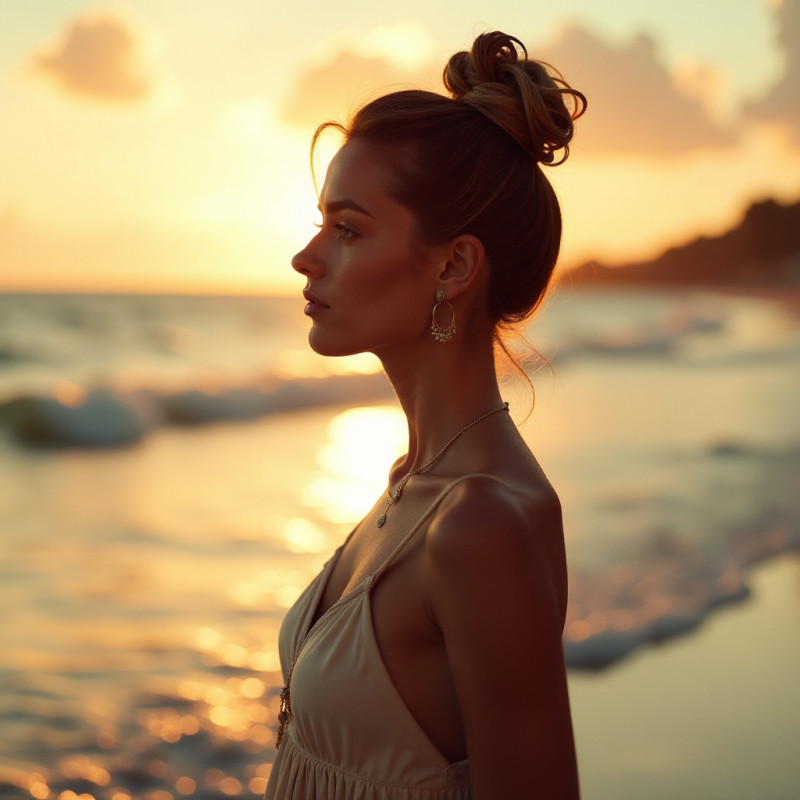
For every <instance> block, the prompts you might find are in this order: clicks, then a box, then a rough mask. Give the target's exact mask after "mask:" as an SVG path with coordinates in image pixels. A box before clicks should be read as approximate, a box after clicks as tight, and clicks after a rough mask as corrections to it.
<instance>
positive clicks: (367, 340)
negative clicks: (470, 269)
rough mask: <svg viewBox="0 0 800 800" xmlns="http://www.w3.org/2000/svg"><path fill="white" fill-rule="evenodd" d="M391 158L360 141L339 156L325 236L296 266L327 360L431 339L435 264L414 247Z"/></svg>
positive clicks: (326, 206) (324, 201)
mask: <svg viewBox="0 0 800 800" xmlns="http://www.w3.org/2000/svg"><path fill="white" fill-rule="evenodd" d="M385 158H386V156H385V155H383V154H382V153H381V152H380V151H379V150H378V149H376V148H375V147H374V146H373V145H370V144H369V143H368V142H365V141H362V140H358V139H355V140H352V141H350V142H348V143H347V144H345V145H344V147H342V149H341V150H339V152H338V153H337V154H336V156H334V158H333V160H332V161H331V164H330V166H329V167H328V172H327V174H326V177H325V183H324V185H323V187H322V192H321V193H320V203H319V207H320V211H321V213H322V223H321V226H320V230H319V233H317V234H316V236H314V237H313V238H312V239H311V241H310V242H309V243H308V244H307V245H306V247H305V248H304V249H303V250H301V251H300V252H299V253H297V255H295V257H294V258H293V259H292V266H293V267H294V269H295V270H297V271H298V272H300V273H301V274H303V275H305V276H306V278H307V284H306V292H305V297H306V299H307V300H308V301H309V302H308V305H307V306H306V314H307V315H308V316H309V317H310V318H311V320H312V327H311V332H310V333H309V343H310V344H311V347H312V348H313V349H314V350H315V351H316V352H318V353H321V354H323V355H330V356H340V355H351V354H353V353H360V352H366V351H369V352H375V353H378V352H379V351H381V350H384V349H385V348H388V347H391V346H393V345H397V344H402V343H407V342H409V341H410V340H413V339H415V338H419V337H422V336H428V335H429V332H428V327H429V325H430V313H431V308H432V307H433V302H434V294H435V289H436V284H435V278H436V275H437V270H436V263H435V261H434V260H433V259H432V258H427V257H426V254H425V252H424V250H423V248H422V247H421V246H419V245H418V244H417V245H415V246H413V247H412V242H413V235H414V234H413V230H414V216H413V214H412V213H411V212H410V211H409V210H408V209H406V208H405V207H404V206H402V205H400V204H399V203H398V202H397V201H396V200H394V199H392V197H391V196H390V195H389V193H388V187H389V185H390V181H391V180H392V176H391V173H390V172H389V169H388V167H387V166H386V163H385Z"/></svg>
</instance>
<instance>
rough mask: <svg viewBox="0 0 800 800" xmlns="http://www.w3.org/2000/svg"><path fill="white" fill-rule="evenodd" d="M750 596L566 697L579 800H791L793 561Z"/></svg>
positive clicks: (796, 713)
mask: <svg viewBox="0 0 800 800" xmlns="http://www.w3.org/2000/svg"><path fill="white" fill-rule="evenodd" d="M748 582H749V585H750V587H751V590H752V594H751V596H750V597H749V598H748V599H746V600H744V601H742V602H740V603H738V604H736V605H732V606H728V607H724V608H721V609H719V610H717V611H716V612H714V613H713V614H712V615H711V616H710V617H709V619H708V620H707V621H706V623H705V624H704V625H703V626H701V627H700V628H699V629H698V630H697V631H695V632H694V633H692V634H689V635H687V636H684V637H680V638H677V639H672V640H669V641H667V642H665V643H663V644H662V645H660V646H655V647H649V648H643V649H642V650H641V651H640V652H638V653H635V654H634V655H632V656H631V657H630V658H628V659H627V660H625V661H624V662H622V663H621V664H619V665H617V666H615V667H612V668H610V669H609V670H607V671H605V672H601V673H598V674H585V673H584V674H581V673H572V674H571V675H570V691H571V699H572V707H573V717H574V723H575V730H576V739H577V746H578V753H579V759H580V770H581V784H582V790H583V797H584V798H585V800H766V799H767V798H768V799H769V800H796V798H797V797H798V796H800V795H798V792H800V788H799V787H800V759H799V758H798V742H800V680H798V674H799V673H798V665H799V664H800V554H797V553H794V554H791V553H790V554H786V555H784V556H781V557H779V558H776V559H773V560H771V561H769V562H766V563H764V564H762V565H760V566H757V567H756V568H755V569H754V570H753V571H752V572H751V574H750V577H749V581H748Z"/></svg>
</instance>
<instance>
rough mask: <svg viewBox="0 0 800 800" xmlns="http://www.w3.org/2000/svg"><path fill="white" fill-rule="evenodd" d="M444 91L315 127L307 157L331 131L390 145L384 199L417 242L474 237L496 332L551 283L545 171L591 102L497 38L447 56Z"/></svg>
mask: <svg viewBox="0 0 800 800" xmlns="http://www.w3.org/2000/svg"><path fill="white" fill-rule="evenodd" d="M444 85H445V87H446V89H447V90H448V92H449V93H450V96H449V97H445V96H443V95H439V94H435V93H433V92H425V91H418V90H409V91H399V92H393V93H391V94H387V95H385V96H383V97H380V98H378V99H376V100H373V101H372V102H370V103H368V104H367V105H365V106H363V107H362V108H361V109H360V110H359V111H357V112H356V114H355V116H354V117H353V118H352V119H351V121H350V123H349V125H347V126H342V125H339V124H338V123H334V122H327V123H325V124H323V125H321V126H320V127H319V128H318V129H317V131H316V133H315V134H314V138H313V140H312V154H313V152H314V149H315V146H316V143H317V140H318V139H319V136H320V134H321V133H322V132H323V131H324V130H326V129H327V128H331V127H333V128H337V129H338V130H340V131H341V132H342V133H343V134H344V136H345V139H346V140H347V141H349V140H352V139H362V140H366V141H369V142H370V143H372V144H375V145H376V146H378V147H380V148H385V149H386V151H387V154H388V155H389V156H390V158H388V159H387V164H388V165H389V168H390V170H391V171H392V173H393V175H394V183H393V185H392V186H390V187H389V192H390V194H391V195H392V196H393V197H394V198H395V199H396V200H397V201H398V202H399V203H400V204H401V205H403V206H405V207H406V208H408V209H409V210H410V211H411V212H412V213H413V214H414V216H415V218H416V226H417V235H418V238H419V241H420V242H421V243H422V244H423V245H429V246H432V245H438V244H443V243H445V242H447V241H450V240H451V239H453V238H455V237H457V236H459V235H463V234H471V235H474V236H476V237H477V238H478V239H480V240H481V242H482V243H483V246H484V249H485V251H486V254H487V257H488V259H489V263H490V265H491V274H490V279H489V291H488V312H489V315H490V318H491V320H492V321H493V322H494V324H495V326H496V329H497V330H498V334H499V329H502V328H504V327H507V326H509V325H511V324H513V323H516V322H520V321H522V320H524V319H526V318H527V317H529V316H530V315H531V314H532V313H533V312H534V311H535V310H536V308H537V307H538V305H539V303H540V302H541V300H542V298H543V296H544V294H545V291H546V290H547V287H548V285H549V283H550V279H551V276H552V273H553V269H554V267H555V264H556V260H557V258H558V252H559V248H560V244H561V211H560V208H559V205H558V200H557V199H556V196H555V193H554V192H553V189H552V187H551V186H550V183H549V181H548V180H547V178H546V177H545V175H544V173H543V170H542V165H546V166H555V165H557V164H561V163H563V162H564V161H565V160H566V158H567V156H568V154H569V142H570V141H571V139H572V136H573V132H574V128H573V121H574V120H576V119H577V118H578V117H580V116H581V114H583V113H584V111H585V110H586V98H585V97H584V96H583V94H581V92H579V91H577V90H575V89H572V88H571V87H570V86H569V85H568V84H567V83H566V81H565V80H564V79H563V78H562V76H561V75H560V74H559V73H558V72H557V71H556V70H554V69H553V68H552V67H549V66H548V65H546V64H544V63H542V62H539V61H535V60H532V59H529V58H528V53H527V50H526V49H525V46H524V45H523V44H522V42H520V41H519V39H516V38H515V37H513V36H509V35H507V34H505V33H500V32H499V31H495V32H493V33H484V34H481V35H480V36H478V37H477V39H476V40H475V42H474V44H473V46H472V50H471V51H470V52H466V51H464V52H460V53H456V54H455V55H454V56H452V58H450V60H449V62H448V63H447V66H446V67H445V69H444ZM497 338H498V341H500V339H499V335H498V336H497ZM501 344H502V342H501ZM504 349H505V348H504Z"/></svg>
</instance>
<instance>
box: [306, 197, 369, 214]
mask: <svg viewBox="0 0 800 800" xmlns="http://www.w3.org/2000/svg"><path fill="white" fill-rule="evenodd" d="M318 208H319V210H320V211H322V210H323V209H322V204H320V205H319V206H318ZM344 209H350V210H351V211H356V212H357V213H359V214H364V216H367V217H371V218H372V219H375V217H373V216H372V214H370V213H369V211H367V209H366V208H364V207H363V206H360V205H359V204H358V203H356V202H355V200H349V199H345V200H330V201H328V202H326V203H325V213H327V214H335V213H336V212H337V211H344Z"/></svg>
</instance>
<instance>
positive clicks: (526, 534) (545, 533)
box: [427, 475, 563, 565]
mask: <svg viewBox="0 0 800 800" xmlns="http://www.w3.org/2000/svg"><path fill="white" fill-rule="evenodd" d="M427 546H428V549H429V552H430V554H431V556H432V557H433V558H434V559H435V560H436V561H437V562H438V561H440V559H441V561H442V563H445V564H451V565H456V564H466V563H469V562H470V561H472V560H477V561H478V562H479V563H485V560H486V559H491V560H496V559H500V560H501V561H504V562H505V561H507V560H509V559H514V558H520V557H524V558H525V560H528V559H530V558H536V557H541V556H546V554H547V553H548V552H549V551H551V550H552V549H553V547H554V546H555V548H556V550H560V548H561V547H562V546H563V528H562V522H561V504H560V502H559V499H558V495H557V494H556V492H555V491H554V490H553V488H552V487H551V486H550V484H549V483H547V482H546V481H544V480H539V481H536V482H531V484H530V485H523V484H520V483H515V484H511V483H509V482H507V481H505V480H502V479H500V478H497V477H494V476H492V475H472V476H470V477H469V478H467V479H465V480H464V481H462V482H461V483H460V484H459V485H458V486H457V487H455V488H454V489H453V491H452V492H451V493H450V494H449V495H448V497H447V498H445V500H444V501H443V502H442V505H441V507H440V509H439V513H438V514H437V515H436V517H435V519H434V521H433V523H432V524H431V526H430V529H429V531H428V536H427ZM548 560H549V559H548Z"/></svg>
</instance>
